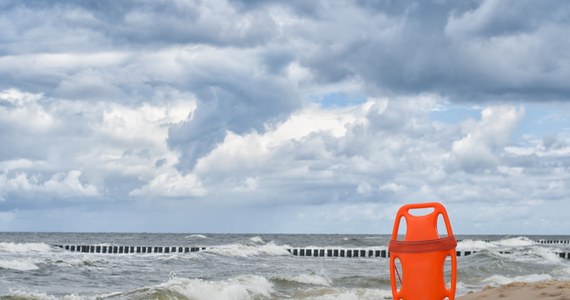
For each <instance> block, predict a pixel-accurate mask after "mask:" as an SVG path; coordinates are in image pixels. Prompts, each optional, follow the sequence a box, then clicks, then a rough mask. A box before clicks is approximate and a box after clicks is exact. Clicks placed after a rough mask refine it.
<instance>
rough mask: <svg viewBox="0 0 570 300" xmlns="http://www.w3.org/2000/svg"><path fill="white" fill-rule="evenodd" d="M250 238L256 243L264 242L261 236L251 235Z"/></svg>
mask: <svg viewBox="0 0 570 300" xmlns="http://www.w3.org/2000/svg"><path fill="white" fill-rule="evenodd" d="M249 240H250V241H252V242H254V243H258V244H262V243H264V241H263V239H262V238H261V237H260V236H254V237H251V238H249Z"/></svg>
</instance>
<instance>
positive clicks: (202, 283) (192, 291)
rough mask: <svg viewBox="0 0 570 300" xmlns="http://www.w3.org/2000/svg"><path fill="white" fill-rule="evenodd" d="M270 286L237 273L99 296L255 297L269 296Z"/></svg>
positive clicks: (259, 278)
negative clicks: (223, 276)
mask: <svg viewBox="0 0 570 300" xmlns="http://www.w3.org/2000/svg"><path fill="white" fill-rule="evenodd" d="M272 292H273V285H272V284H271V282H269V281H268V280H267V279H266V278H265V277H262V276H257V275H241V276H237V277H234V278H230V279H227V280H220V281H209V280H204V279H189V278H178V277H175V278H172V279H170V280H168V281H167V282H165V283H162V284H159V285H157V286H153V287H146V288H140V289H137V290H133V291H128V292H121V293H114V294H110V295H105V296H101V297H99V298H100V299H124V298H131V299H195V300H202V299H204V300H209V299H228V300H241V299H244V300H245V299H258V298H269V297H270V296H271V293H272Z"/></svg>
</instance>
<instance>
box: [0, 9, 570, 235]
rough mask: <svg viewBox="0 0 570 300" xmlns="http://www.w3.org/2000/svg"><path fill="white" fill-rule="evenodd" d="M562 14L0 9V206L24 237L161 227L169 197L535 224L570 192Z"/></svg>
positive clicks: (329, 216) (333, 216) (220, 209)
mask: <svg viewBox="0 0 570 300" xmlns="http://www.w3.org/2000/svg"><path fill="white" fill-rule="evenodd" d="M569 11H570V5H569V4H568V3H567V2H566V1H557V0H554V1H547V2H540V3H535V2H533V1H526V0H523V1H510V0H508V1H496V0H483V1H472V2H452V1H421V2H413V3H412V2H401V1H368V0H358V1H347V0H333V1H296V0H294V1H279V0H275V1H227V0H214V1H207V2H200V3H198V2H185V1H181V2H170V1H115V2H112V3H105V4H102V3H98V2H72V3H70V2H68V1H50V2H49V3H40V2H36V1H2V3H0V144H1V145H2V147H0V178H1V180H2V181H1V184H0V191H2V195H3V198H4V201H3V202H2V203H1V206H0V209H1V210H2V211H4V212H6V213H5V216H8V217H6V218H4V219H5V220H8V221H10V222H11V224H16V225H13V226H15V227H11V228H18V226H20V228H24V227H25V228H28V227H26V225H25V224H26V222H27V221H26V220H34V219H35V218H36V217H38V216H41V214H39V213H38V214H36V213H34V212H32V211H31V210H34V209H36V210H38V211H41V210H40V208H47V209H49V210H50V217H49V220H50V221H54V220H57V219H58V218H60V217H61V216H62V215H65V216H66V217H71V216H73V215H74V213H77V216H86V215H89V216H94V215H96V213H95V212H97V211H99V210H101V211H106V212H108V213H109V212H110V211H121V209H122V208H124V207H121V205H125V206H128V207H129V209H132V210H130V211H132V212H133V213H130V214H129V217H131V218H134V219H137V218H142V217H137V215H140V216H143V215H144V216H147V217H148V216H150V215H152V216H153V218H154V217H157V216H160V215H161V214H164V215H168V214H169V213H173V212H172V210H170V211H169V210H168V207H167V206H164V207H163V206H161V204H160V203H161V202H164V201H168V203H170V204H172V205H175V206H177V208H181V209H180V211H190V210H193V209H195V208H196V207H200V208H201V211H205V212H209V213H208V215H207V216H208V218H211V219H213V220H214V219H215V220H221V221H224V220H225V219H227V218H228V216H231V215H232V213H233V212H234V211H239V213H240V214H241V215H242V216H248V215H258V216H259V215H260V214H258V212H259V211H263V212H264V213H265V215H263V217H261V216H260V217H259V219H258V220H263V221H264V222H275V223H274V224H273V226H275V227H274V228H285V227H279V226H285V225H283V224H287V226H289V227H288V228H294V230H301V229H303V228H301V227H302V226H301V225H299V224H310V225H311V226H313V227H311V228H319V229H320V230H323V231H327V232H330V231H331V229H330V228H341V227H342V228H343V229H347V230H348V229H354V230H357V228H359V229H358V230H360V231H363V230H368V228H371V226H370V224H375V225H378V226H380V225H381V224H383V225H382V226H384V225H385V224H387V223H386V222H387V219H388V215H386V214H387V213H386V212H385V211H383V209H384V208H385V209H387V210H388V211H389V210H390V209H393V208H395V207H397V206H398V204H400V203H402V202H404V201H416V200H417V201H431V200H442V201H445V202H447V203H450V204H452V205H453V206H454V207H455V208H452V209H454V210H455V212H456V213H457V215H458V216H460V219H461V220H466V221H462V222H464V228H468V226H469V225H468V222H469V221H473V222H475V221H476V222H478V224H479V225H480V226H481V227H478V228H490V230H491V231H492V229H493V227H492V225H488V226H490V227H485V226H487V225H486V224H492V222H493V220H492V219H489V218H490V217H489V218H486V217H485V213H486V211H485V210H484V209H479V210H473V209H472V208H470V205H473V203H476V204H477V205H481V206H484V205H488V204H490V203H494V202H500V203H502V206H501V207H503V208H504V209H502V210H497V214H496V215H498V214H502V213H505V214H509V211H508V209H506V208H507V207H509V206H514V205H519V204H520V205H522V206H525V207H532V208H533V209H532V210H529V209H527V210H525V209H520V210H519V211H518V215H517V214H515V213H513V214H511V215H510V217H512V218H507V217H505V220H507V221H505V222H506V223H505V224H507V223H508V224H511V225H512V224H514V222H515V221H508V220H514V219H515V217H516V216H529V214H531V212H535V211H536V212H537V213H541V214H543V215H545V214H547V212H548V209H547V208H546V207H547V206H548V205H550V203H554V202H557V201H558V202H557V203H559V204H560V203H563V199H564V195H565V191H566V190H567V188H568V186H569V184H570V183H568V181H567V180H566V178H568V176H567V175H568V174H567V169H568V167H569V166H570V160H569V159H568V157H569V153H570V150H569V146H568V145H570V135H569V134H568V132H567V128H566V125H565V124H566V123H567V120H568V118H567V116H566V115H565V114H564V111H567V110H568V107H567V105H566V102H567V98H568V97H567V95H568V94H569V87H568V84H567V78H570V74H569V73H570V63H569V62H570V59H569V57H570V56H569V54H568V53H570V52H568V51H567V50H568V48H570V44H569V42H568V39H564V38H562V37H565V36H568V31H569V28H570V27H569V26H568V18H567V15H568V12H569ZM550 101H557V102H555V103H556V104H554V105H553V106H548V105H549V104H548V103H550ZM542 105H544V108H543V107H542ZM539 106H540V107H539ZM442 116H445V117H442ZM491 195H492V196H491ZM42 196H46V198H50V199H51V200H50V201H49V203H48V202H40V200H37V199H41V198H42ZM58 197H60V198H65V197H69V198H67V199H68V200H69V199H71V198H73V199H75V198H78V199H81V200H84V201H77V202H80V203H81V209H84V210H92V211H93V214H91V212H89V213H86V212H85V211H83V212H78V211H77V210H78V209H80V208H78V206H73V205H72V204H70V202H71V201H65V200H62V201H59V200H58V199H57V198H58ZM20 200H21V201H20ZM96 200H105V201H96ZM119 200H120V201H119ZM562 206H564V205H562ZM148 207H153V208H154V209H157V210H156V211H155V210H153V213H144V211H145V208H146V209H148ZM56 208H57V209H62V211H61V212H58V211H55V209H56ZM119 208H121V209H119ZM159 208H160V209H159ZM135 211H136V213H134V212H135ZM118 214H119V213H116V214H115V213H110V215H113V216H116V215H118ZM125 214H126V213H125ZM303 214H304V215H305V216H308V215H310V216H311V218H307V217H305V218H301V215H303ZM378 214H380V215H381V216H378V217H377V215H378ZM389 215H390V214H389ZM490 215H493V214H492V213H490ZM99 216H101V215H100V214H99ZM295 216H297V217H298V218H296V217H295ZM196 217H198V216H196ZM46 218H48V217H46ZM204 218H206V217H203V216H202V217H200V218H198V219H200V220H205V219H204ZM536 218H538V217H536ZM308 219H311V220H310V221H308ZM46 220H47V219H46ZM299 220H303V222H301V223H300V222H299ZM356 220H366V221H362V222H357V221H356ZM140 222H141V224H146V223H145V222H144V220H142V219H141V221H140ZM228 222H229V221H228ZM277 222H280V224H277ZM305 222H306V223H305ZM351 222H353V223H354V225H353V226H352V225H350V223H351ZM509 222H511V223H509ZM553 222H554V221H553ZM556 222H559V223H557V224H567V223H564V222H566V221H563V220H562V219H560V220H558V221H556ZM55 223H57V222H55ZM55 223H54V224H55ZM222 223H223V222H222ZM254 223H255V222H254V220H253V219H252V220H250V222H249V221H248V225H247V226H249V227H248V228H256V227H255V226H256V225H255V224H254ZM388 223H389V222H388ZM109 224H110V223H109ZM116 224H117V226H135V225H125V223H121V222H118V223H116ZM133 224H134V223H133ZM165 224H166V223H165ZM169 224H171V223H169ZM220 224H221V223H220ZM155 225H156V224H155ZM62 226H63V225H62ZM92 226H95V225H92ZM109 226H110V225H109ZM172 226H175V225H172ZM204 226H205V225H204ZM212 226H214V225H212ZM216 226H219V227H216V228H224V227H223V226H222V225H216ZM244 226H246V225H244ZM386 226H390V224H388V225H386ZM545 226H546V225H545ZM566 227H570V224H567V225H566ZM94 228H96V227H94ZM129 228H132V227H129ZM200 228H203V227H200ZM225 228H228V227H225ZM231 228H234V227H231ZM236 228H237V227H236ZM244 228H245V227H244ZM268 228H269V227H268ZM327 228H329V229H327ZM511 228H518V227H516V226H514V227H511ZM529 228H530V227H529ZM205 229H207V228H205ZM220 230H222V229H220ZM284 230H285V229H284Z"/></svg>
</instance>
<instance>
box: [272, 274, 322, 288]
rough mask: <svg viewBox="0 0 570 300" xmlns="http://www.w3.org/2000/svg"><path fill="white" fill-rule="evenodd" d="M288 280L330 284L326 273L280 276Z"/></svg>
mask: <svg viewBox="0 0 570 300" xmlns="http://www.w3.org/2000/svg"><path fill="white" fill-rule="evenodd" d="M280 278H283V279H285V280H288V281H292V282H298V283H303V284H312V285H321V286H331V285H332V281H331V279H330V278H329V277H328V276H326V275H324V274H323V275H319V274H299V275H295V276H283V277H280Z"/></svg>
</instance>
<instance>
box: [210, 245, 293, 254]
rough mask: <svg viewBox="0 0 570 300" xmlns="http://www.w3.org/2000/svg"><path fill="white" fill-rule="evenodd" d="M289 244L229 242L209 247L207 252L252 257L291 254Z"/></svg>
mask: <svg viewBox="0 0 570 300" xmlns="http://www.w3.org/2000/svg"><path fill="white" fill-rule="evenodd" d="M287 249H289V246H279V245H276V244H275V243H273V242H270V243H268V244H265V245H259V246H248V245H243V244H228V245H223V246H217V247H212V248H208V249H207V250H205V252H208V253H215V254H219V255H223V256H234V257H250V256H258V255H268V256H282V255H290V253H289V251H288V250H287Z"/></svg>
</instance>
